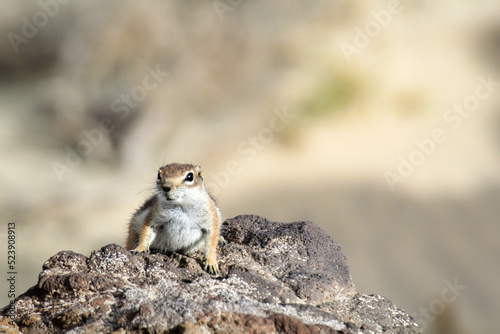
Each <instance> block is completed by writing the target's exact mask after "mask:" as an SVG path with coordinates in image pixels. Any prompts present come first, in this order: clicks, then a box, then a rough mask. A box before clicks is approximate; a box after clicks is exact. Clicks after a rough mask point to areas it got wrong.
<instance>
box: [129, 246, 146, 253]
mask: <svg viewBox="0 0 500 334" xmlns="http://www.w3.org/2000/svg"><path fill="white" fill-rule="evenodd" d="M130 252H132V253H134V254H137V253H149V249H146V247H141V246H139V247H136V248H134V249H132V250H131V251H130Z"/></svg>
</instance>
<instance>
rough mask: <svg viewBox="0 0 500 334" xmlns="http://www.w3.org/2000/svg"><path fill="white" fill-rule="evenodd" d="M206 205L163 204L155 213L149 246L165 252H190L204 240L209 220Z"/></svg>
mask: <svg viewBox="0 0 500 334" xmlns="http://www.w3.org/2000/svg"><path fill="white" fill-rule="evenodd" d="M208 216H209V214H208V210H207V208H206V205H200V204H199V203H198V204H196V206H195V207H193V205H192V204H191V203H183V204H182V205H177V204H176V205H168V204H163V205H161V206H160V208H159V210H158V211H157V213H156V214H155V216H154V218H153V221H152V224H151V228H152V229H153V231H154V234H155V237H154V240H153V242H152V244H151V248H156V249H158V250H160V251H164V252H165V251H166V252H181V253H190V252H192V251H195V250H197V249H198V248H199V247H200V246H201V245H202V244H203V243H204V241H205V237H206V235H207V232H208V229H209V228H211V227H210V224H211V222H210V221H209V220H208V219H207V217H208Z"/></svg>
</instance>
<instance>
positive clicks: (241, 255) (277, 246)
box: [0, 216, 419, 333]
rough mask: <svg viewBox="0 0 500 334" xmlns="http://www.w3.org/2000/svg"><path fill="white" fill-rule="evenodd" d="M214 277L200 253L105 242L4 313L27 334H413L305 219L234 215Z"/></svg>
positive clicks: (52, 263) (71, 256)
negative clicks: (364, 289)
mask: <svg viewBox="0 0 500 334" xmlns="http://www.w3.org/2000/svg"><path fill="white" fill-rule="evenodd" d="M222 234H223V236H224V238H225V239H226V242H227V243H226V244H225V245H220V247H219V260H220V269H221V272H220V273H219V275H217V276H210V275H209V274H207V273H206V272H204V271H203V269H202V265H201V254H195V255H192V256H184V255H180V254H176V253H174V254H161V253H154V254H137V255H134V254H132V253H130V252H129V251H127V250H125V249H124V248H123V247H121V246H118V245H108V246H105V247H103V248H101V249H100V250H98V251H94V252H92V254H91V255H90V257H86V256H84V255H81V254H76V253H74V252H71V251H62V252H59V253H58V254H56V255H54V256H53V257H51V258H50V259H48V260H47V261H46V262H45V264H44V265H43V271H42V273H40V276H39V280H38V284H37V285H35V286H34V287H32V288H31V289H29V290H28V291H27V292H26V293H24V294H23V295H21V296H19V297H18V298H17V299H16V300H15V302H14V304H13V308H12V309H11V310H9V309H8V308H7V307H6V308H4V309H3V310H2V319H0V329H2V330H5V329H6V327H5V325H6V323H7V318H6V316H7V312H9V311H11V312H13V313H12V314H14V318H15V326H13V327H11V328H10V330H12V331H13V332H15V331H17V328H19V329H20V330H21V331H22V332H26V333H54V332H65V331H71V332H73V333H92V332H102V333H111V332H116V333H125V332H137V333H164V332H166V333H214V332H220V333H240V332H249V333H358V332H359V333H381V332H387V333H419V329H418V327H417V324H416V323H415V321H414V320H413V319H412V318H410V316H409V315H407V314H406V313H405V312H404V311H403V310H401V309H398V308H397V307H396V306H395V305H393V304H392V303H391V302H390V301H389V300H387V299H385V298H383V297H381V296H378V295H363V294H359V293H357V292H356V290H355V287H354V284H353V283H352V280H351V276H350V274H349V267H348V266H347V263H346V259H345V256H344V255H343V254H342V252H341V250H340V246H339V245H338V244H337V243H336V242H335V241H333V240H332V239H331V238H330V237H329V236H328V235H327V234H326V233H325V232H324V231H323V230H322V229H321V228H319V227H318V226H317V225H315V224H314V223H311V222H296V223H291V224H284V223H276V222H271V221H269V220H266V219H264V218H261V217H258V216H238V217H235V218H233V219H229V220H227V221H226V222H225V223H224V226H223V232H222Z"/></svg>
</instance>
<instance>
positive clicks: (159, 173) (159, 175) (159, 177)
mask: <svg viewBox="0 0 500 334" xmlns="http://www.w3.org/2000/svg"><path fill="white" fill-rule="evenodd" d="M159 180H161V172H160V171H158V181H159Z"/></svg>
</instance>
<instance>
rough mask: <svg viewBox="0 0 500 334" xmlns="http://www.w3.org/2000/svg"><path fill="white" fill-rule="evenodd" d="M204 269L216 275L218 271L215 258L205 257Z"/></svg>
mask: <svg viewBox="0 0 500 334" xmlns="http://www.w3.org/2000/svg"><path fill="white" fill-rule="evenodd" d="M204 269H205V271H206V272H208V273H209V274H212V275H217V274H218V273H219V265H218V264H217V260H211V259H207V260H206V261H205V268H204Z"/></svg>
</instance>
